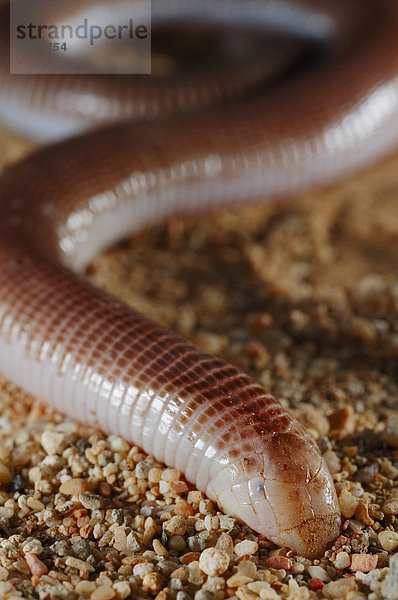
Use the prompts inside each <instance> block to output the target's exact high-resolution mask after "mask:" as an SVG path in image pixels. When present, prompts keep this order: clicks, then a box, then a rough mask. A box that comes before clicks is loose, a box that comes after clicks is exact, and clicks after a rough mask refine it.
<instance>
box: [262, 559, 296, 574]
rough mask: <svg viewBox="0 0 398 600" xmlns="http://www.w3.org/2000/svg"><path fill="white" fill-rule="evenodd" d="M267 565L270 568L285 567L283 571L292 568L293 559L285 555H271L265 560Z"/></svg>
mask: <svg viewBox="0 0 398 600" xmlns="http://www.w3.org/2000/svg"><path fill="white" fill-rule="evenodd" d="M267 566H268V567H271V568H272V569H285V571H291V570H292V568H293V561H292V560H291V559H290V558H287V557H286V556H271V558H269V559H268V560H267Z"/></svg>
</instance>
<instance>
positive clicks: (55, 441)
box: [40, 431, 68, 454]
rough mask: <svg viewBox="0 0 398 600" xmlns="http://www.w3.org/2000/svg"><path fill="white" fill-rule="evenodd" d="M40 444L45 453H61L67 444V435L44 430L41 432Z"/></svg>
mask: <svg viewBox="0 0 398 600" xmlns="http://www.w3.org/2000/svg"><path fill="white" fill-rule="evenodd" d="M40 441H41V445H42V446H43V448H44V450H45V451H46V452H47V454H62V452H63V451H64V450H65V448H66V445H67V441H68V440H67V436H66V435H65V434H64V433H58V432H56V431H44V432H43V433H42V434H41V440H40Z"/></svg>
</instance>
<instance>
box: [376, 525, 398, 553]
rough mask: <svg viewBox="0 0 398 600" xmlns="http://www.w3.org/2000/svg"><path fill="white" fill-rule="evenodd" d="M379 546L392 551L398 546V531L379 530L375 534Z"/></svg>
mask: <svg viewBox="0 0 398 600" xmlns="http://www.w3.org/2000/svg"><path fill="white" fill-rule="evenodd" d="M377 537H378V540H379V542H380V546H381V547H382V548H383V550H386V551H387V552H393V551H394V550H395V549H396V548H397V547H398V533H397V532H396V531H390V530H389V529H386V530H385V531H380V533H378V534H377Z"/></svg>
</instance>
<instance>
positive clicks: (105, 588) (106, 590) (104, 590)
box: [90, 585, 115, 600]
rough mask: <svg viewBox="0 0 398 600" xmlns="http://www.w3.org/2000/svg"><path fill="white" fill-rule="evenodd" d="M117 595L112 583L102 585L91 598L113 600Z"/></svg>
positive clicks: (93, 599)
mask: <svg viewBox="0 0 398 600" xmlns="http://www.w3.org/2000/svg"><path fill="white" fill-rule="evenodd" d="M114 597H115V590H114V589H113V588H112V587H111V586H110V585H100V586H99V587H97V589H96V590H94V592H93V593H92V594H91V596H90V598H91V600H112V598H114Z"/></svg>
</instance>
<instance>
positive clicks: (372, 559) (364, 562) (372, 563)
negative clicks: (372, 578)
mask: <svg viewBox="0 0 398 600" xmlns="http://www.w3.org/2000/svg"><path fill="white" fill-rule="evenodd" d="M376 567H377V555H376V554H352V555H351V564H350V569H351V571H361V572H362V573H369V571H372V569H375V568H376Z"/></svg>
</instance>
